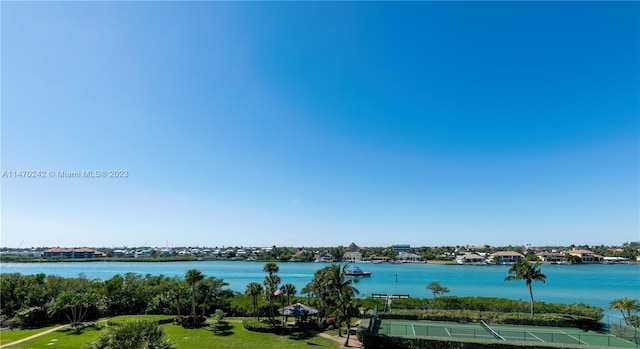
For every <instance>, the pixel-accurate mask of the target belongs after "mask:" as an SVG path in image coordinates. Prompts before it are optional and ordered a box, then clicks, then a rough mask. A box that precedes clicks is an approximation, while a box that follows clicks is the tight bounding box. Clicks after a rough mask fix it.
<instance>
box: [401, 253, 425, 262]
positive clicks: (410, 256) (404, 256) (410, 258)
mask: <svg viewBox="0 0 640 349" xmlns="http://www.w3.org/2000/svg"><path fill="white" fill-rule="evenodd" d="M396 262H398V263H416V262H422V258H420V256H418V255H417V254H415V253H409V252H400V253H398V255H397V256H396Z"/></svg>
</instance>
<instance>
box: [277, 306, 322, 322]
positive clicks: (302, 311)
mask: <svg viewBox="0 0 640 349" xmlns="http://www.w3.org/2000/svg"><path fill="white" fill-rule="evenodd" d="M278 312H279V313H280V315H284V316H294V317H295V318H296V322H298V319H301V320H302V321H304V320H305V319H306V318H307V316H309V315H316V314H318V309H316V308H314V307H312V306H308V305H305V304H302V303H295V304H291V305H289V306H286V307H284V308H280V309H278Z"/></svg>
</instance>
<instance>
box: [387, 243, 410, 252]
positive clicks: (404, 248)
mask: <svg viewBox="0 0 640 349" xmlns="http://www.w3.org/2000/svg"><path fill="white" fill-rule="evenodd" d="M391 248H392V249H393V252H396V253H399V252H407V251H409V250H410V249H411V245H392V246H391Z"/></svg>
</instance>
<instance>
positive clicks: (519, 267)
mask: <svg viewBox="0 0 640 349" xmlns="http://www.w3.org/2000/svg"><path fill="white" fill-rule="evenodd" d="M508 273H509V276H507V277H505V278H504V281H512V280H524V285H525V286H526V287H528V288H529V297H530V298H531V316H532V317H533V288H532V287H531V283H532V282H533V281H542V283H547V276H546V275H544V274H542V271H540V263H535V264H531V263H529V261H528V260H526V259H524V258H523V259H520V260H518V261H517V262H516V263H514V264H513V265H512V266H511V268H509V271H508Z"/></svg>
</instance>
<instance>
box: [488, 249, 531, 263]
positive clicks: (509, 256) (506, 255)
mask: <svg viewBox="0 0 640 349" xmlns="http://www.w3.org/2000/svg"><path fill="white" fill-rule="evenodd" d="M522 258H524V255H523V254H521V253H518V252H515V251H498V252H496V253H493V254H491V255H490V256H489V260H491V261H494V262H495V263H498V264H513V263H515V262H517V261H519V260H521V259H522Z"/></svg>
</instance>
